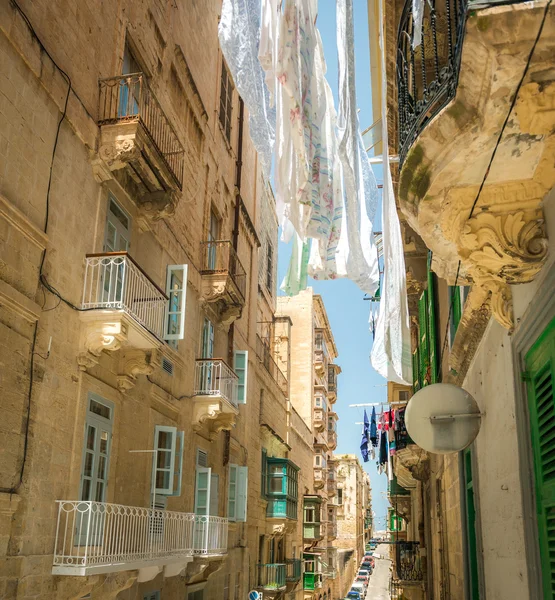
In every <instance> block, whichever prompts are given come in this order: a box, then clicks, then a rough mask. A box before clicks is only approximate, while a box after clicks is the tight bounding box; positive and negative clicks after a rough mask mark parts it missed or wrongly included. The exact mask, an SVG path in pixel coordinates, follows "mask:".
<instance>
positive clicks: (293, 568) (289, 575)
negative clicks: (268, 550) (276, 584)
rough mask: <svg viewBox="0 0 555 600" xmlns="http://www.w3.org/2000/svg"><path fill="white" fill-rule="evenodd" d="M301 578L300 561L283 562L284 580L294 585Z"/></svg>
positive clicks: (293, 559) (298, 559) (296, 559)
mask: <svg viewBox="0 0 555 600" xmlns="http://www.w3.org/2000/svg"><path fill="white" fill-rule="evenodd" d="M300 578H301V559H300V558H288V559H287V560H286V561H285V580H286V581H287V582H288V583H295V582H297V581H299V579H300Z"/></svg>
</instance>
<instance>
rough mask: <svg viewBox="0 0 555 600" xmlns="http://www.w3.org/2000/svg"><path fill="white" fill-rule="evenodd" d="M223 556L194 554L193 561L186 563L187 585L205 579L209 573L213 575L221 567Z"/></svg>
mask: <svg viewBox="0 0 555 600" xmlns="http://www.w3.org/2000/svg"><path fill="white" fill-rule="evenodd" d="M225 558H226V557H225V556H218V557H207V556H195V557H194V560H193V562H192V563H189V564H188V565H187V571H186V572H185V581H186V582H187V585H193V584H194V583H201V582H202V581H207V580H208V578H209V577H210V576H211V575H214V573H217V572H218V571H219V570H220V569H221V568H222V567H223V565H224V560H225Z"/></svg>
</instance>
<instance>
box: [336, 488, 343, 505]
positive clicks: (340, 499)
mask: <svg viewBox="0 0 555 600" xmlns="http://www.w3.org/2000/svg"><path fill="white" fill-rule="evenodd" d="M337 504H340V505H341V504H343V488H337Z"/></svg>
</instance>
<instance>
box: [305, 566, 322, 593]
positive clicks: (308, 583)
mask: <svg viewBox="0 0 555 600" xmlns="http://www.w3.org/2000/svg"><path fill="white" fill-rule="evenodd" d="M323 583H324V574H323V573H307V572H306V571H305V572H304V574H303V589H304V590H308V591H312V590H319V589H321V588H322V585H323Z"/></svg>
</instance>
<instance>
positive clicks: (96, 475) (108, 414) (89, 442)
mask: <svg viewBox="0 0 555 600" xmlns="http://www.w3.org/2000/svg"><path fill="white" fill-rule="evenodd" d="M87 402H88V407H87V416H86V419H85V443H84V448H83V460H82V466H81V492H80V495H79V499H80V500H94V501H96V502H104V501H105V497H106V486H107V484H108V471H109V466H110V465H109V463H110V447H111V444H112V422H113V411H114V405H113V404H112V403H111V402H108V401H107V400H104V399H103V398H101V397H100V396H97V395H96V394H93V393H92V392H91V393H89V396H88V398H87Z"/></svg>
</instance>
